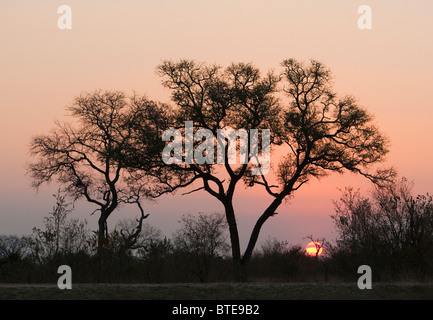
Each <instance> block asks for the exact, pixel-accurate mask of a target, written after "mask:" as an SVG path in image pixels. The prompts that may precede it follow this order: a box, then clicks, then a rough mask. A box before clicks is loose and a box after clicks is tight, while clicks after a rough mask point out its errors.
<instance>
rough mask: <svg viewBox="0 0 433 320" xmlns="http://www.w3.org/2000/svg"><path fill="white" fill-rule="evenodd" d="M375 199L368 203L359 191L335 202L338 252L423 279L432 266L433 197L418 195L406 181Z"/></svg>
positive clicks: (385, 189)
mask: <svg viewBox="0 0 433 320" xmlns="http://www.w3.org/2000/svg"><path fill="white" fill-rule="evenodd" d="M371 195H372V196H371V198H367V197H364V196H362V195H361V193H360V190H353V188H346V189H345V190H344V191H343V193H342V196H341V198H340V199H339V201H335V202H334V203H335V214H334V215H332V216H331V217H332V219H333V221H334V224H335V227H336V229H337V232H338V238H337V242H336V248H334V251H336V253H339V254H340V255H342V254H352V255H357V256H358V257H363V258H364V260H368V261H370V264H378V263H379V264H380V267H381V268H385V269H387V270H388V271H393V272H394V275H395V272H397V271H401V268H402V267H403V265H404V266H406V268H407V269H408V270H407V271H417V272H418V273H419V274H418V275H422V274H421V273H422V272H425V271H426V270H427V269H429V267H430V266H431V261H428V259H429V256H430V255H431V253H432V245H433V198H432V196H431V195H428V194H427V195H418V196H414V195H413V194H412V184H411V183H409V182H408V181H407V179H405V178H402V179H400V180H395V181H392V182H391V183H389V184H387V185H386V186H384V187H381V188H375V189H374V190H373V192H372V193H371ZM335 256H337V255H335ZM399 269H400V270H399ZM420 272H421V273H420Z"/></svg>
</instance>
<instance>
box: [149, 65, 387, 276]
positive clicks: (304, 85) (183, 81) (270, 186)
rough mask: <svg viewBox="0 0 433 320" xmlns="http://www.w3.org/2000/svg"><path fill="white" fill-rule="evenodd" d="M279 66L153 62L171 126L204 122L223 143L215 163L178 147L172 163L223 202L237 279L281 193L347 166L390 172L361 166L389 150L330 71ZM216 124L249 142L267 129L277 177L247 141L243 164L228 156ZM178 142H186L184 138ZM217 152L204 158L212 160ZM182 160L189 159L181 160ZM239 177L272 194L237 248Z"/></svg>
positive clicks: (381, 176) (377, 177)
mask: <svg viewBox="0 0 433 320" xmlns="http://www.w3.org/2000/svg"><path fill="white" fill-rule="evenodd" d="M282 67H283V72H282V73H281V74H280V75H275V74H274V73H271V72H270V73H268V74H267V75H266V76H262V75H261V74H260V71H259V69H257V68H256V67H254V66H253V65H252V64H245V63H237V64H232V65H230V66H229V67H227V68H226V69H224V70H223V69H222V68H221V67H219V66H217V65H206V64H200V63H196V62H195V61H189V60H181V61H178V62H173V61H164V62H163V63H162V64H161V65H159V66H158V68H157V70H158V73H159V75H160V76H161V77H162V78H163V85H164V86H165V87H167V88H169V89H170V90H171V91H172V101H173V102H174V103H175V105H176V108H175V110H176V113H177V125H176V128H178V129H180V130H185V129H184V127H185V122H184V121H192V122H193V125H194V128H193V130H194V132H197V130H199V129H208V130H210V131H211V132H212V133H213V135H214V139H215V141H214V145H224V154H225V157H224V163H223V164H221V165H216V164H215V163H217V161H214V162H213V163H212V162H211V161H210V163H207V162H205V163H203V162H200V163H198V162H197V161H192V162H191V161H190V160H191V155H190V154H188V153H185V150H183V154H182V160H183V161H182V163H176V162H174V163H172V164H171V166H172V167H173V168H176V170H187V171H190V172H191V174H192V179H194V180H199V181H201V185H200V186H199V187H198V188H197V189H195V190H193V191H198V190H205V191H207V192H208V193H209V194H210V195H212V196H213V197H215V198H216V199H218V200H219V201H220V202H221V203H222V205H223V207H224V210H225V215H226V219H227V222H228V226H229V232H230V241H231V246H232V257H233V262H234V266H235V278H236V280H244V279H246V272H245V271H246V270H245V266H246V265H247V263H248V261H249V260H250V257H251V255H252V252H253V249H254V247H255V244H256V242H257V239H258V236H259V233H260V230H261V228H262V226H263V224H264V223H265V222H266V221H267V220H268V219H269V218H270V217H271V216H273V215H274V214H275V213H276V212H275V211H276V210H277V208H278V207H279V206H280V205H281V203H282V202H283V200H284V199H285V198H286V197H288V196H291V195H293V193H294V192H295V191H296V190H298V189H299V188H300V187H301V186H302V185H304V184H305V183H307V182H308V181H310V180H311V178H313V177H314V178H320V177H323V176H326V175H327V174H329V173H331V172H343V171H344V170H348V171H351V172H355V173H358V174H361V175H363V176H365V177H367V178H368V179H370V180H371V181H373V182H374V183H379V182H380V181H382V180H385V179H387V178H388V177H389V176H392V175H393V171H392V170H382V171H378V172H376V173H374V174H373V173H371V172H369V171H368V169H370V167H371V165H373V164H375V163H378V162H381V161H383V160H384V156H385V155H386V154H387V152H388V149H387V146H388V143H387V139H386V138H385V137H384V136H383V135H382V134H381V133H380V132H379V130H378V128H377V127H376V126H375V125H374V124H373V123H372V120H373V117H372V116H371V115H370V114H369V113H368V112H367V111H366V110H365V109H364V108H362V107H360V106H359V105H358V104H357V102H356V101H355V99H354V98H352V97H350V96H345V97H342V98H338V97H337V95H336V93H334V92H333V91H332V86H331V77H330V71H329V70H328V69H327V68H326V67H325V66H324V65H323V64H322V63H320V62H318V61H314V60H313V61H311V62H310V64H309V65H304V64H303V63H301V62H298V61H296V60H294V59H290V60H286V61H284V62H283V63H282ZM279 85H282V90H280V87H279ZM221 129H226V130H228V129H233V130H240V129H244V130H246V132H247V133H248V138H249V139H248V141H252V140H250V139H251V138H254V137H253V135H254V134H255V133H254V132H253V129H258V130H264V129H269V130H270V132H271V138H270V144H271V147H272V149H275V148H277V147H278V148H279V149H282V150H284V151H285V156H284V157H283V158H282V161H280V163H278V164H277V163H275V162H273V165H274V166H275V167H274V169H275V173H276V177H277V178H276V179H273V180H274V181H272V182H271V181H269V180H270V179H271V177H270V175H266V174H264V171H260V170H262V169H263V168H264V163H263V162H261V163H260V162H259V163H257V161H255V159H256V154H257V153H256V150H253V149H252V148H251V146H250V148H249V149H248V150H247V152H246V153H247V154H246V160H247V161H245V163H238V164H233V163H232V162H231V161H229V157H228V153H229V147H230V144H229V140H228V139H223V140H222V141H221V139H219V140H217V138H216V137H217V134H218V130H221ZM184 133H185V132H184ZM184 137H185V135H184ZM256 138H257V137H256ZM206 139H209V137H206ZM206 139H203V140H202V141H193V143H194V148H195V151H199V154H202V152H203V151H204V150H203V148H202V147H201V146H200V145H201V144H203V143H204V142H205V141H206ZM183 142H184V143H185V144H186V143H191V141H187V140H186V139H185V138H184V141H183ZM262 147H263V146H262ZM206 152H209V150H206ZM238 152H239V153H240V149H239V146H238ZM279 152H281V151H279ZM216 154H217V152H214V154H211V155H210V157H214V160H216V158H217V156H216ZM187 159H189V161H185V160H187ZM253 170H255V171H253ZM260 172H262V174H260ZM257 173H259V174H257ZM241 181H243V182H245V183H246V185H247V186H248V187H253V186H262V187H264V189H265V190H266V192H267V193H268V194H269V195H270V196H271V197H272V200H271V201H270V203H269V205H268V206H267V208H266V209H265V210H264V212H262V213H261V214H260V216H259V218H258V220H257V222H256V224H255V226H254V229H253V230H252V233H251V236H250V239H249V242H248V245H247V248H246V250H245V252H244V253H243V254H241V248H240V243H239V233H238V227H237V223H236V215H235V209H234V206H233V200H234V196H235V188H236V186H237V185H238V183H239V182H241Z"/></svg>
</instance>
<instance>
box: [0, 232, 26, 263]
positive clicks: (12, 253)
mask: <svg viewBox="0 0 433 320" xmlns="http://www.w3.org/2000/svg"><path fill="white" fill-rule="evenodd" d="M26 251H27V238H26V237H19V236H16V235H4V234H2V235H0V259H5V260H9V261H10V260H13V261H14V260H20V259H22V258H23V256H24V255H25V254H26Z"/></svg>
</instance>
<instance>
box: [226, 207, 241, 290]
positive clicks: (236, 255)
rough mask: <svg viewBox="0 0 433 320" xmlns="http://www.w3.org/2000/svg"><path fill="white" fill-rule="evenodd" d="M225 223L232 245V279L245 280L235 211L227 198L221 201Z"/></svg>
mask: <svg viewBox="0 0 433 320" xmlns="http://www.w3.org/2000/svg"><path fill="white" fill-rule="evenodd" d="M223 204H224V209H225V214H226V218H227V223H228V225H229V233H230V243H231V247H232V259H233V267H234V280H235V281H237V282H244V281H246V278H245V271H244V268H243V266H242V261H241V248H240V243H239V233H238V227H237V224H236V217H235V212H234V209H233V203H232V201H230V200H229V199H227V200H225V201H224V202H223Z"/></svg>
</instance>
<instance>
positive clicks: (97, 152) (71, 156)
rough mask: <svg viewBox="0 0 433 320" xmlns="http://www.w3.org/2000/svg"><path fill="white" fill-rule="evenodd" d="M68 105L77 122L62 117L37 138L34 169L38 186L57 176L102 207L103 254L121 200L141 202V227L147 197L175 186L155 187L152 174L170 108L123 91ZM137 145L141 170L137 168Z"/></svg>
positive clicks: (79, 99)
mask: <svg viewBox="0 0 433 320" xmlns="http://www.w3.org/2000/svg"><path fill="white" fill-rule="evenodd" d="M68 110H69V114H70V116H71V117H72V118H74V120H75V121H73V122H70V123H60V122H56V127H55V128H54V129H53V130H52V131H51V132H50V133H49V134H46V135H40V136H37V137H35V138H33V140H32V142H31V149H30V150H31V154H32V155H33V156H35V157H37V160H36V161H35V162H33V163H31V164H30V165H29V166H28V173H29V175H30V177H31V178H32V185H33V186H34V187H35V188H38V187H39V186H41V185H42V184H44V183H48V182H50V181H52V180H56V182H57V183H59V184H60V185H61V186H62V187H63V191H64V192H66V193H67V194H68V195H69V196H72V197H73V198H74V199H79V198H84V199H85V200H87V201H88V202H89V203H91V204H93V205H95V206H96V207H97V209H96V210H95V212H96V211H99V220H98V253H101V250H102V249H103V246H104V242H105V239H106V238H107V236H108V231H107V219H108V218H109V216H110V215H111V214H112V213H113V212H114V211H115V210H116V209H118V208H119V206H120V205H122V204H127V203H133V204H137V205H138V208H139V210H140V219H139V221H138V222H139V223H138V228H140V227H141V225H142V220H143V219H144V218H145V217H146V215H145V214H144V210H143V208H142V206H141V204H140V201H141V199H142V198H143V197H154V196H158V195H160V194H162V193H164V192H165V191H169V190H168V189H167V188H164V187H160V188H158V189H156V188H155V187H151V186H152V185H155V184H152V183H151V180H152V178H151V175H148V174H147V173H149V172H151V171H152V170H156V168H157V167H158V164H157V160H155V159H157V158H158V157H157V156H155V154H156V153H157V151H158V150H160V147H158V144H161V143H162V141H161V139H158V138H157V137H158V136H160V135H161V133H160V132H159V130H160V128H159V125H160V122H162V121H163V119H164V115H165V111H164V107H163V106H162V105H160V104H158V103H155V102H153V101H150V100H148V99H146V98H145V97H140V96H137V95H135V96H133V97H127V96H126V95H125V94H124V93H123V92H119V91H105V92H103V91H96V92H93V93H83V94H82V95H81V96H79V97H77V98H76V99H75V100H74V102H73V104H72V105H71V106H70V107H69V108H68ZM145 120H147V121H145ZM137 122H140V128H141V129H144V130H145V133H146V134H145V135H144V134H143V133H142V132H141V133H140V141H138V140H137V135H136V134H135V132H136V130H135V129H134V128H136V127H137ZM137 147H139V149H140V159H141V170H137V169H135V170H134V171H131V170H130V169H129V166H130V164H131V161H132V160H131V159H135V157H136V154H135V153H134V152H135V151H136V150H137ZM137 232H139V230H137Z"/></svg>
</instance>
